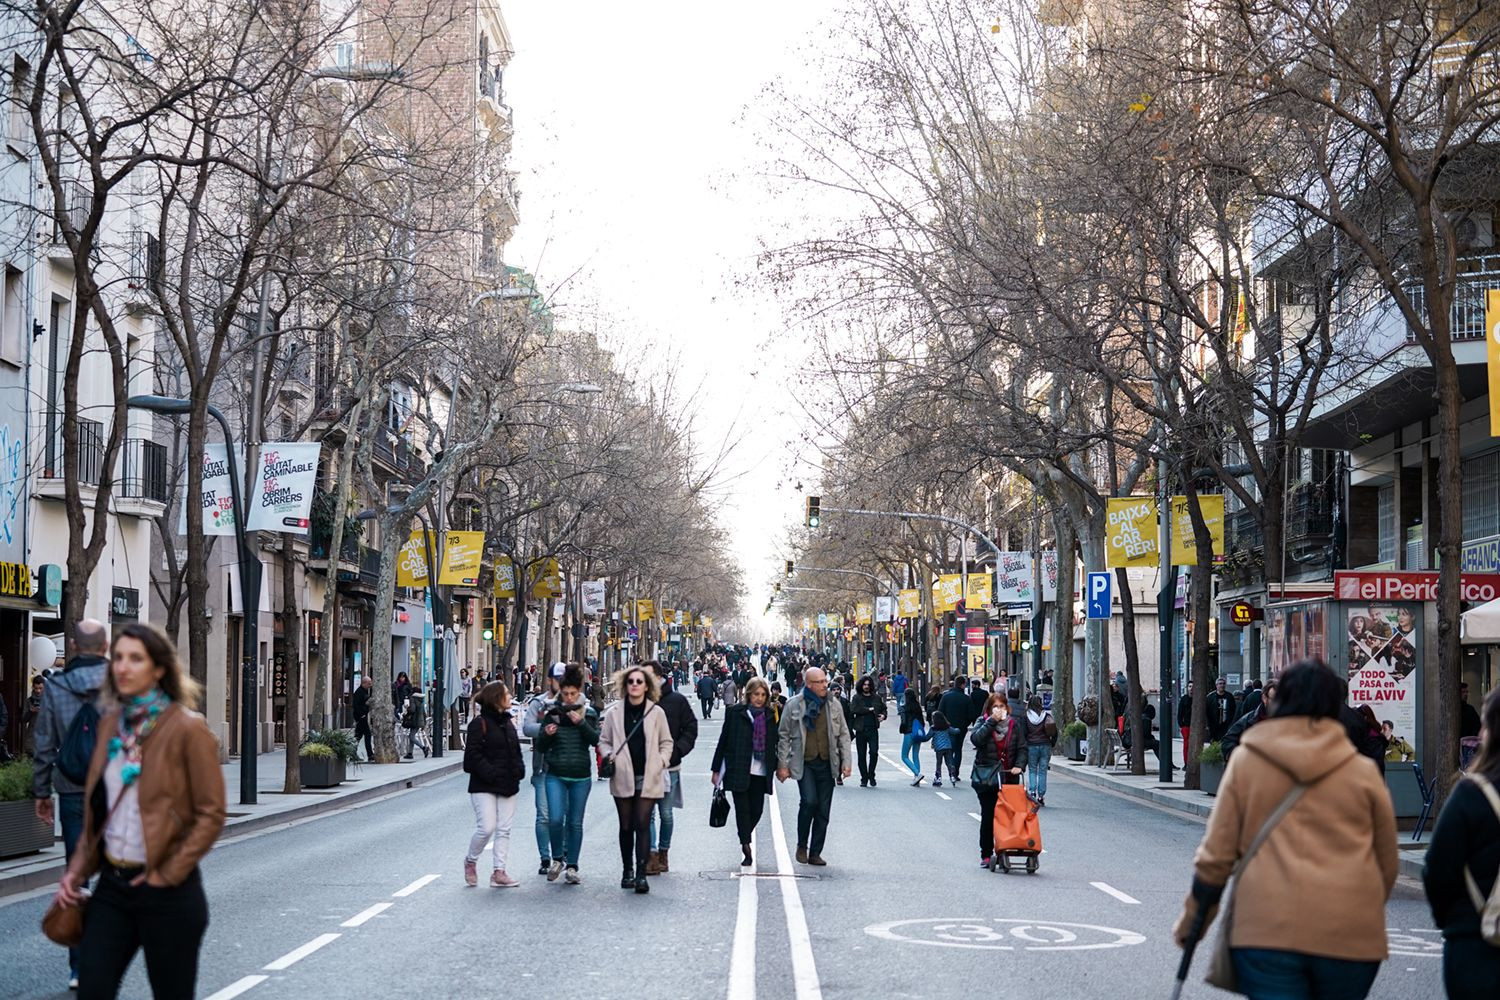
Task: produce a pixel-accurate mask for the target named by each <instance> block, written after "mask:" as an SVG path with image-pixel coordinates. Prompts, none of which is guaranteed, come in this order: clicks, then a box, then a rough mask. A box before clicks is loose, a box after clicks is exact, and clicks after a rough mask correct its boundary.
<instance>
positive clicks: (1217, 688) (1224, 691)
mask: <svg viewBox="0 0 1500 1000" xmlns="http://www.w3.org/2000/svg"><path fill="white" fill-rule="evenodd" d="M1235 708H1236V705H1235V700H1234V695H1232V694H1230V692H1229V688H1228V687H1227V686H1226V685H1225V683H1224V678H1223V677H1220V678H1219V679H1218V680H1217V681H1215V682H1214V689H1213V690H1212V691H1210V692H1209V693H1208V741H1209V742H1210V743H1216V742H1218V741H1219V740H1222V739H1223V738H1224V734H1225V733H1227V732H1229V727H1230V726H1232V725H1234V720H1235V719H1237V718H1239V716H1238V715H1236V714H1235Z"/></svg>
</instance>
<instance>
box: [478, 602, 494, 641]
mask: <svg viewBox="0 0 1500 1000" xmlns="http://www.w3.org/2000/svg"><path fill="white" fill-rule="evenodd" d="M479 620H480V623H481V627H480V633H479V635H480V638H482V639H483V640H484V641H485V642H494V641H495V609H494V608H481V609H480V612H479Z"/></svg>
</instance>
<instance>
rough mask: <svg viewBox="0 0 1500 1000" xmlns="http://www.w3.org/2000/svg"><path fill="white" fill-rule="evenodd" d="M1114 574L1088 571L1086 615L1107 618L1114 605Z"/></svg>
mask: <svg viewBox="0 0 1500 1000" xmlns="http://www.w3.org/2000/svg"><path fill="white" fill-rule="evenodd" d="M1114 603H1115V602H1114V574H1113V573H1090V574H1089V578H1088V616H1089V617H1090V618H1108V617H1109V615H1110V611H1111V610H1112V609H1113V607H1114Z"/></svg>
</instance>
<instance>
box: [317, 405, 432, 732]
mask: <svg viewBox="0 0 1500 1000" xmlns="http://www.w3.org/2000/svg"><path fill="white" fill-rule="evenodd" d="M364 405H365V404H364V400H363V399H359V400H358V401H356V402H355V404H354V408H353V410H351V411H350V413H349V426H350V427H354V428H357V429H358V428H360V426H361V417H362V416H363V413H364ZM354 452H355V449H354V448H353V447H352V446H351V445H350V443H349V442H348V441H347V440H346V441H345V442H344V444H343V445H342V446H341V447H340V448H339V450H338V454H339V468H338V473H337V474H336V475H335V477H334V483H333V525H332V528H331V530H330V531H329V533H328V562H327V566H326V567H325V568H324V580H325V581H326V582H325V586H324V588H323V618H322V622H321V628H322V639H321V640H320V641H319V643H318V656H317V658H316V659H315V660H314V666H313V667H312V668H311V673H312V679H313V683H312V704H311V706H309V707H310V709H311V711H310V713H309V714H310V717H311V718H313V719H316V720H317V726H318V728H320V729H322V728H326V727H327V726H328V724H329V715H330V714H331V713H330V712H329V710H328V709H329V697H328V695H329V681H330V678H331V674H332V673H333V671H334V670H335V669H337V668H338V667H339V666H340V652H341V647H342V645H343V641H342V638H341V637H340V635H339V632H340V631H342V630H341V629H339V628H338V591H339V554H340V553H341V552H342V551H343V549H344V511H345V510H347V509H348V507H349V495H350V490H351V486H352V484H353V482H354ZM428 571H429V572H431V568H430V567H429V570H428ZM310 658H311V657H310ZM334 690H335V691H340V690H341V686H339V685H335V686H334Z"/></svg>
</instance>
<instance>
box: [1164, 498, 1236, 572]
mask: <svg viewBox="0 0 1500 1000" xmlns="http://www.w3.org/2000/svg"><path fill="white" fill-rule="evenodd" d="M1198 506H1199V507H1200V508H1202V510H1203V523H1204V525H1205V526H1206V527H1207V528H1208V533H1209V536H1210V537H1212V538H1213V543H1214V556H1215V561H1217V559H1218V557H1222V556H1223V555H1224V495H1223V494H1222V493H1212V494H1206V495H1204V496H1200V497H1199V498H1198ZM1172 565H1173V566H1196V565H1198V546H1197V543H1196V542H1195V541H1194V540H1193V516H1192V515H1191V514H1189V513H1188V503H1187V497H1173V498H1172Z"/></svg>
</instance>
